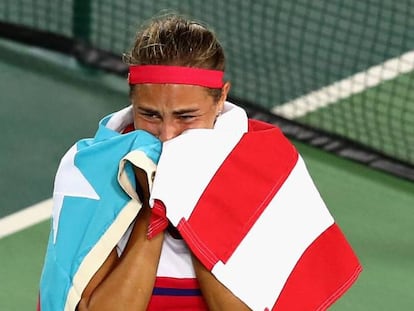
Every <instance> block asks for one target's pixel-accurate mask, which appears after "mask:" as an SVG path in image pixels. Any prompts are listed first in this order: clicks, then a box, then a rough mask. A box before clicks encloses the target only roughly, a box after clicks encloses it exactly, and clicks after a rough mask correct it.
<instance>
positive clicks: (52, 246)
mask: <svg viewBox="0 0 414 311" xmlns="http://www.w3.org/2000/svg"><path fill="white" fill-rule="evenodd" d="M131 115H132V114H131V108H130V107H128V108H126V109H124V110H121V111H120V112H117V113H114V114H112V115H109V116H108V117H105V118H104V119H102V121H101V122H100V124H99V127H98V130H97V133H96V135H95V137H93V138H88V139H83V140H80V141H78V142H77V143H76V144H75V145H74V146H73V147H72V148H70V149H69V151H68V152H67V153H66V155H65V156H64V157H63V158H62V160H61V163H60V165H59V168H58V171H57V174H56V178H55V187H54V195H53V200H54V206H53V215H52V216H53V217H52V230H51V234H50V238H49V242H48V247H47V253H46V257H45V262H44V266H43V271H42V276H41V281H40V295H39V300H40V303H39V306H40V309H39V310H42V311H49V310H50V311H55V310H75V308H76V306H77V304H78V302H79V300H80V298H81V295H82V292H83V290H84V289H85V287H86V286H87V284H88V282H89V281H90V279H91V278H92V276H93V275H94V274H95V272H96V271H97V270H98V269H99V267H100V266H101V265H102V263H103V262H104V260H105V259H106V258H107V257H108V255H109V253H110V252H111V251H112V250H113V249H114V248H115V247H116V245H117V243H118V242H119V241H120V240H121V238H122V236H123V234H124V233H125V232H126V231H127V229H128V227H129V226H130V225H131V223H132V222H133V221H134V219H135V217H136V215H137V214H138V212H139V210H140V208H141V202H140V200H139V197H138V195H137V193H136V190H135V188H136V184H135V178H134V172H133V168H132V166H133V165H135V166H138V167H140V168H141V169H143V170H144V171H145V172H146V174H147V177H148V184H149V185H151V184H152V176H153V174H154V172H155V170H156V164H157V162H158V159H159V155H160V153H161V149H162V144H161V142H160V141H159V140H158V139H157V138H155V137H154V136H152V135H151V134H149V133H147V132H145V131H141V130H139V131H132V132H130V133H126V134H121V131H122V129H123V128H124V127H125V126H126V125H127V124H128V123H129V122H130V119H131Z"/></svg>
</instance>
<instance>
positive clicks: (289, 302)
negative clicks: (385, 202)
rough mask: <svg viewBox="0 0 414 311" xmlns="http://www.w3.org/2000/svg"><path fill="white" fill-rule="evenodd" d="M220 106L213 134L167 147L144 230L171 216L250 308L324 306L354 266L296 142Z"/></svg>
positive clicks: (355, 271)
mask: <svg viewBox="0 0 414 311" xmlns="http://www.w3.org/2000/svg"><path fill="white" fill-rule="evenodd" d="M226 107H227V111H225V113H224V115H223V117H222V118H220V119H219V120H218V121H217V123H216V126H215V129H214V130H191V131H188V132H186V133H184V134H182V135H180V136H178V137H176V138H174V139H172V140H170V141H168V142H166V143H164V145H163V152H162V154H161V157H160V160H159V163H158V167H157V175H156V178H155V180H154V184H153V188H152V192H151V204H152V205H153V209H154V212H155V214H156V215H158V216H157V217H154V218H153V225H152V226H150V232H149V233H150V235H151V236H153V235H155V234H157V232H158V231H159V230H161V229H162V228H163V227H164V226H165V217H167V218H168V219H169V220H170V221H171V222H172V224H173V225H175V226H177V228H178V230H179V231H180V233H181V235H182V236H183V238H184V240H185V241H186V243H187V244H188V246H189V247H190V249H191V251H192V252H193V253H194V254H195V255H196V256H197V257H198V259H199V260H200V261H201V262H202V263H203V264H204V265H205V266H206V267H207V268H208V269H209V270H210V271H211V272H212V273H213V274H214V275H215V277H216V278H217V279H218V280H219V281H220V282H221V283H223V284H224V285H225V286H226V287H227V288H228V289H230V290H231V291H232V292H233V294H235V295H236V296H237V297H239V298H240V299H241V300H242V301H243V302H245V303H246V304H247V305H248V306H249V307H250V308H251V309H253V310H325V309H326V308H328V307H329V306H330V305H331V304H332V303H333V302H334V301H335V300H336V299H338V298H339V297H340V296H341V295H342V294H343V293H344V292H345V291H346V290H347V289H348V288H349V287H350V286H351V285H352V284H353V282H354V281H355V280H356V278H357V277H358V275H359V273H360V271H361V266H360V263H359V261H358V259H357V257H356V256H355V254H354V252H353V250H352V248H351V247H350V245H349V243H348V242H347V240H346V239H345V237H344V235H343V234H342V232H341V230H340V229H339V227H338V226H337V224H336V223H335V221H334V219H333V218H332V216H331V214H330V213H329V211H328V209H327V208H326V206H325V204H324V201H323V200H322V198H321V197H320V195H319V192H318V191H317V189H316V187H315V185H314V183H313V182H312V179H311V177H310V176H309V174H308V171H307V169H306V166H305V164H304V161H303V160H302V158H301V157H300V155H299V154H298V152H297V151H296V149H295V148H294V147H293V145H292V144H291V143H290V142H289V141H288V140H287V139H286V138H285V137H284V136H283V134H282V133H281V132H280V130H279V129H277V128H275V127H273V126H271V125H269V124H266V123H263V122H260V121H254V120H248V119H247V116H246V115H245V113H244V111H243V110H241V109H240V108H238V107H235V106H231V107H230V109H229V105H227V106H226ZM177 176H178V177H177ZM163 219H164V226H163V225H162V224H163Z"/></svg>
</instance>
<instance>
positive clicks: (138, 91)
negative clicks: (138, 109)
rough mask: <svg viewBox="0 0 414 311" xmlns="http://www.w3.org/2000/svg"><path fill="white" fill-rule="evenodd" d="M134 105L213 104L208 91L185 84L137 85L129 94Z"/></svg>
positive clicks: (177, 105)
mask: <svg viewBox="0 0 414 311" xmlns="http://www.w3.org/2000/svg"><path fill="white" fill-rule="evenodd" d="M131 99H132V103H133V104H134V105H139V106H146V107H149V106H151V107H158V106H174V107H180V108H184V107H187V106H204V105H210V104H211V103H213V97H212V96H211V95H210V94H209V93H208V89H207V88H205V87H201V86H196V85H187V84H137V85H135V86H134V88H133V90H132V93H131Z"/></svg>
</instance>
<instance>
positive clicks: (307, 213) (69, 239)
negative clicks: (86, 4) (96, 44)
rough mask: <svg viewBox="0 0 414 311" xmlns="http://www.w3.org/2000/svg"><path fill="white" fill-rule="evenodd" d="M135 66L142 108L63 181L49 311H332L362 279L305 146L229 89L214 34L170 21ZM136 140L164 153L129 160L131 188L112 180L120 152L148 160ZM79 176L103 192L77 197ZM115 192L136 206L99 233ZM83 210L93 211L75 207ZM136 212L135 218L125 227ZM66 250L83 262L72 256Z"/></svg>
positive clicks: (74, 154)
mask: <svg viewBox="0 0 414 311" xmlns="http://www.w3.org/2000/svg"><path fill="white" fill-rule="evenodd" d="M125 61H126V62H127V64H128V65H129V76H128V83H129V85H130V100H131V106H130V107H127V108H125V109H123V110H122V111H120V112H117V113H114V114H112V115H111V116H109V117H108V118H106V119H104V120H103V122H102V123H101V126H100V130H99V131H98V133H97V135H96V137H95V139H94V140H87V141H81V142H80V143H78V144H77V145H76V148H75V149H71V150H72V151H70V152H68V155H66V156H65V158H64V159H68V158H70V159H71V160H70V161H68V164H66V162H65V160H64V159H63V160H62V164H61V167H60V169H59V171H58V174H57V176H56V181H55V201H56V202H59V204H56V203H55V208H54V228H53V229H52V233H51V239H50V242H49V247H48V253H47V255H46V260H45V266H44V271H43V275H42V281H41V288H40V303H39V310H42V311H46V310H58V309H59V308H61V309H62V310H63V308H64V309H65V310H75V309H76V310H79V311H86V310H99V311H104V310H111V311H113V310H134V311H136V310H231V311H233V310H283V311H285V310H324V309H326V308H328V307H329V306H330V305H331V304H332V303H333V302H334V301H335V300H336V299H338V298H339V297H340V296H341V295H342V294H343V293H344V292H345V291H346V290H347V289H348V288H349V287H350V286H351V284H352V283H353V282H354V281H355V280H356V278H357V276H358V275H359V272H360V271H361V266H360V264H359V261H358V259H357V257H356V256H355V254H354V252H353V251H352V248H351V247H350V245H349V244H348V242H347V240H346V239H345V237H344V236H343V234H342V232H341V231H340V229H339V228H338V226H337V225H336V224H335V222H334V220H333V218H332V216H331V215H330V214H329V212H328V210H327V208H326V206H325V205H324V202H323V200H322V199H321V198H320V196H319V193H318V191H317V190H316V188H315V186H314V184H313V183H312V180H311V178H310V177H309V174H308V173H307V170H306V166H305V165H304V163H303V160H302V159H301V157H300V155H299V154H298V153H297V151H296V149H295V148H294V147H293V145H292V144H291V143H290V142H289V141H288V140H287V139H286V138H285V137H284V136H283V134H282V133H281V132H280V131H279V129H277V128H276V127H274V126H272V125H270V124H266V123H263V122H260V121H256V120H251V119H248V118H247V116H246V114H245V112H244V110H243V109H241V108H240V107H237V106H236V105H234V104H232V103H230V102H228V101H227V96H228V94H229V91H230V82H228V81H225V80H224V71H225V56H224V52H223V48H222V46H221V45H220V43H219V42H218V40H217V38H216V36H215V34H214V33H213V32H212V31H211V30H210V29H208V28H207V27H205V26H203V25H202V24H200V23H198V22H194V21H191V20H188V19H186V18H183V17H180V16H176V15H168V16H163V17H161V18H157V19H154V20H152V21H151V22H150V23H149V24H147V25H145V26H144V27H143V28H142V29H141V30H140V32H139V33H138V35H137V37H136V41H135V44H134V46H133V48H132V50H131V51H130V52H129V53H128V54H126V55H125ZM145 133H146V134H145ZM133 135H141V136H142V137H144V138H145V139H147V140H145V141H144V140H139V139H141V138H139V137H141V136H133ZM145 135H147V136H145ZM148 135H149V136H148ZM129 137H133V139H134V144H135V140H136V139H138V144H139V143H140V142H141V141H142V145H145V146H147V145H151V146H161V147H160V148H159V149H162V150H158V149H157V150H158V151H157V152H158V154H157V156H152V154H151V152H153V151H148V150H149V149H145V148H146V147H145V146H144V147H142V148H143V149H142V150H144V152H141V153H140V155H141V156H142V155H144V156H143V157H141V158H139V159H138V160H136V159H137V157H136V158H134V159H135V160H133V159H132V157H131V158H130V160H128V161H127V163H132V164H133V165H132V168H133V170H132V171H131V172H133V173H134V174H133V178H132V179H134V180H133V181H132V182H130V183H129V184H130V185H132V186H133V189H132V188H131V187H129V188H128V186H123V185H122V178H121V177H122V176H123V175H122V172H121V173H119V172H118V179H116V178H114V177H113V176H112V175H111V176H109V175H108V174H109V173H108V172H110V171H111V170H112V168H113V167H116V168H118V165H120V160H119V158H117V157H116V155H115V153H116V152H115V151H117V150H121V149H122V148H124V149H122V150H121V151H120V152H119V154H122V156H124V154H128V153H129V152H132V153H133V152H135V151H136V150H135V149H136V148H135V147H131V146H132V145H133V143H130V142H131V140H128V139H129ZM137 137H138V138H137ZM98 138H99V139H98ZM125 141H127V143H125V144H124V145H122V144H121V143H120V142H125ZM158 142H159V143H158ZM103 144H107V145H105V146H106V147H105V148H100V147H101V146H103ZM157 144H158V145H157ZM121 145H122V146H121ZM139 148H141V147H139ZM140 150H141V149H140ZM151 150H152V149H151ZM154 150H155V149H154ZM112 151H113V154H114V155H113V156H112V155H111V156H110V157H109V160H108V161H107V162H105V163H106V164H105V165H102V166H101V164H100V163H101V162H100V161H101V159H103V158H104V157H107V156H106V154H107V153H108V152H112ZM88 152H89V153H88ZM154 152H155V151H154ZM116 154H118V153H116ZM148 159H153V160H152V161H149V160H148ZM69 162H70V163H69ZM149 162H151V163H152V164H151V165H152V166H151V165H150V164H148V163H149ZM153 162H154V163H153ZM67 167H70V168H71V169H67ZM74 167H76V168H74ZM119 167H120V170H121V171H122V167H123V166H122V165H120V166H119ZM149 167H150V168H149ZM78 170H79V171H80V172H81V173H82V175H83V176H84V177H85V179H86V180H88V183H87V184H88V185H92V186H91V189H90V190H89V192H88V193H89V194H82V195H79V196H78V197H79V198H77V200H79V201H76V200H74V199H73V197H74V195H73V191H72V192H70V191H68V190H65V189H68V187H69V185H67V184H68V182H69V181H70V180H72V179H71V178H72V177H73V174H75V173H76V174H78V173H77V172H78ZM90 170H93V172H91V173H90V172H89V171H90ZM125 170H127V169H126V168H125ZM94 174H95V175H96V176H95V175H94ZM79 176H80V175H79ZM79 176H78V178H80V179H82V180H83V177H79ZM94 176H95V177H94ZM120 176H121V177H120ZM126 176H127V177H128V174H126ZM94 178H96V180H97V181H96V183H94V181H93V179H94ZM129 178H130V179H131V174H129ZM116 180H118V181H119V183H120V184H121V186H119V184H118V182H116ZM95 185H97V186H95ZM98 185H99V186H98ZM72 186H73V185H71V187H72ZM88 187H89V186H87V187H86V186H85V187H84V188H83V189H86V188H88ZM118 187H119V189H118ZM88 189H89V188H88ZM105 189H107V190H105ZM113 189H116V190H117V192H116V193H117V194H116V195H118V196H119V197H122V198H124V197H126V194H125V193H128V194H130V195H129V196H128V200H129V199H130V200H131V201H128V204H125V206H126V207H125V208H123V207H122V208H120V209H119V210H118V209H116V211H114V212H113V213H112V212H111V213H108V214H110V215H115V216H114V218H113V219H114V220H110V221H109V224H106V225H105V226H102V230H101V229H99V230H95V227H93V226H95V224H97V223H98V222H99V221H100V218H104V216H103V215H104V214H105V213H106V212H105V213H104V211H108V210H110V209H114V210H115V207H114V206H115V205H116V202H118V199H117V198H114V199H109V198H106V197H105V193H109V192H110V191H112V190H113ZM128 189H129V190H128ZM131 189H132V190H131ZM82 191H86V190H82ZM99 191H101V192H99ZM71 193H72V194H71ZM114 195H115V194H114ZM62 197H63V198H62ZM57 198H61V199H59V200H58V199H57ZM71 198H72V199H71ZM82 200H83V201H82ZM62 202H63V203H62ZM76 202H84V203H82V204H85V208H84V209H80V208H79V206H78V207H76V206H75V207H73V206H71V207H69V204H72V205H76V204H80V203H76ZM96 202H99V205H97V207H95V206H94V212H93V213H92V212H86V211H87V210H88V207H89V206H91V205H92V204H98V203H96ZM131 202H132V203H131ZM137 202H138V203H139V208H137V210H136V213H135V214H133V215H132V218H125V219H127V220H125V221H118V220H119V219H121V218H122V217H124V215H125V214H127V212H125V210H127V209H128V208H130V206H131V204H133V203H134V204H135V205H137V204H138V203H137ZM135 205H134V206H135ZM56 206H57V207H56ZM62 206H63V207H62ZM105 215H106V214H105ZM105 217H106V216H105ZM110 217H112V216H108V217H107V218H108V219H109V218H110ZM69 219H71V220H70V221H72V222H70V223H71V225H67V223H69ZM111 219H112V218H111ZM122 219H124V218H122ZM115 224H116V225H115ZM82 226H83V227H82ZM72 227H73V228H72ZM81 227H82V228H85V229H80V228H81ZM65 230H66V231H65ZM79 230H80V231H81V232H82V233H81V234H80V235H79V237H75V233H74V232H75V231H76V232H77V231H79ZM65 232H66V233H65ZM71 235H72V236H71ZM92 235H94V238H93V239H92V238H91V236H92ZM95 235H97V236H98V237H97V238H95ZM109 237H110V238H109ZM114 237H116V238H114ZM75 239H78V240H79V242H76V243H75V242H73V241H74V240H75ZM78 240H76V241H78ZM89 240H91V241H92V240H93V241H94V242H93V243H92V244H91V243H89V242H88V243H86V242H85V241H89ZM69 244H70V245H69ZM59 245H61V246H60V247H59ZM65 245H67V248H65ZM84 245H88V246H85V247H84ZM67 249H70V250H71V251H72V252H73V254H75V255H74V256H72V257H68V256H65V252H68V250H67ZM92 257H93V258H94V260H93V264H91V262H92V261H91V260H90V258H92ZM69 258H70V259H69ZM96 262H98V264H97V263H96ZM66 266H67V267H68V268H64V267H66ZM52 267H53V268H52ZM51 271H53V272H51ZM57 275H62V276H61V277H60V276H59V277H58V276H57ZM63 283H64V284H63ZM62 284H63V285H62ZM55 296H56V297H55ZM61 309H59V310H61Z"/></svg>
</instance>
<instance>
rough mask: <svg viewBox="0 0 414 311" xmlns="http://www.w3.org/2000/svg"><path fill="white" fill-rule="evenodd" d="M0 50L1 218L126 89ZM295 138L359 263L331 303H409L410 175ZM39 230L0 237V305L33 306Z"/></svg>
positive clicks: (38, 187)
mask: <svg viewBox="0 0 414 311" xmlns="http://www.w3.org/2000/svg"><path fill="white" fill-rule="evenodd" d="M0 51H1V54H0V55H1V56H2V57H1V63H0V68H1V70H0V79H1V82H2V83H1V93H2V104H1V114H0V115H1V123H2V125H3V131H4V132H3V134H4V135H3V142H4V143H3V148H2V150H3V152H2V153H1V155H0V156H1V163H2V164H1V166H0V167H1V171H2V177H1V180H0V182H1V189H2V199H1V211H0V212H1V215H0V216H1V217H2V220H0V221H4V219H6V218H5V216H6V215H11V214H13V213H16V212H18V211H19V210H22V209H24V208H26V207H28V206H31V205H33V204H36V203H38V202H40V201H43V200H46V199H48V198H49V197H50V195H51V191H52V183H53V176H54V172H55V170H56V168H57V165H58V161H59V158H60V156H61V155H62V154H63V152H65V150H66V148H68V147H69V146H70V145H71V144H72V143H73V142H74V141H75V140H77V139H78V138H79V137H86V136H90V135H92V134H93V133H94V130H95V127H96V124H97V121H98V120H99V119H100V118H101V117H102V116H103V115H105V114H107V113H109V112H111V111H113V110H116V109H119V108H122V107H124V106H125V105H126V104H127V91H126V86H125V85H124V81H123V80H122V79H120V78H119V77H115V76H111V75H108V74H104V73H102V72H98V71H92V70H90V69H85V68H82V67H79V66H78V65H76V62H74V61H73V60H72V59H70V58H67V57H63V56H61V55H56V54H53V53H50V52H47V53H46V52H44V51H41V50H39V49H37V48H30V47H29V48H28V47H24V46H21V45H18V44H15V43H10V42H4V41H3V42H2V45H1V50H0ZM75 120H76V121H75ZM297 146H298V148H299V150H300V151H301V153H302V155H303V157H304V159H305V161H306V163H307V165H308V166H309V169H310V172H311V174H312V176H313V177H314V179H315V182H316V184H317V185H318V187H319V189H320V191H321V193H322V196H323V197H324V199H325V200H326V202H327V204H328V206H329V208H330V210H331V212H332V214H333V215H334V217H335V219H336V221H337V222H338V223H339V224H340V226H341V227H342V229H343V230H344V232H345V233H346V235H347V236H348V238H349V240H350V242H351V244H352V245H353V246H354V248H355V250H356V252H357V254H358V255H359V257H360V259H361V261H362V263H363V266H364V272H363V273H362V275H361V277H360V279H359V280H358V281H357V283H356V284H355V286H354V287H353V288H352V289H351V290H350V291H349V292H348V293H347V294H346V295H345V296H344V297H343V298H342V299H341V300H340V301H339V302H338V303H337V304H336V305H335V306H334V307H332V310H391V309H397V310H411V309H412V308H413V307H414V301H413V299H412V288H413V287H414V269H413V265H412V259H413V258H414V248H413V247H412V246H413V245H414V235H413V229H412V224H413V223H414V214H413V213H412V207H413V206H414V184H413V183H411V182H409V181H406V180H403V179H400V178H396V177H393V176H391V175H389V174H386V173H383V172H380V171H376V170H372V169H369V168H367V167H366V166H363V165H360V164H357V163H355V162H351V161H349V160H346V159H343V158H339V157H337V156H334V155H332V154H328V153H326V152H323V151H320V150H317V149H314V148H312V147H309V146H306V145H303V144H301V143H298V142H297ZM23 218H24V216H23ZM17 219H19V218H17ZM0 224H4V222H0ZM16 226H18V224H16ZM0 229H1V225H0ZM3 230H4V228H3ZM48 231H49V222H48V220H43V221H41V222H40V223H38V224H35V225H32V226H29V227H28V228H26V229H24V230H21V231H18V232H16V233H13V234H10V235H7V236H4V237H2V238H1V239H0V258H1V265H0V278H1V280H2V282H1V283H0V310H10V311H12V310H34V308H35V303H36V298H37V287H38V282H39V277H40V271H41V266H42V260H43V255H44V252H45V247H46V241H47V236H48Z"/></svg>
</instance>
